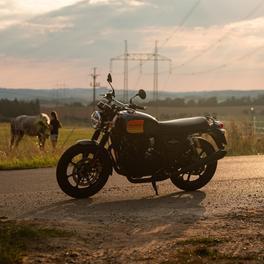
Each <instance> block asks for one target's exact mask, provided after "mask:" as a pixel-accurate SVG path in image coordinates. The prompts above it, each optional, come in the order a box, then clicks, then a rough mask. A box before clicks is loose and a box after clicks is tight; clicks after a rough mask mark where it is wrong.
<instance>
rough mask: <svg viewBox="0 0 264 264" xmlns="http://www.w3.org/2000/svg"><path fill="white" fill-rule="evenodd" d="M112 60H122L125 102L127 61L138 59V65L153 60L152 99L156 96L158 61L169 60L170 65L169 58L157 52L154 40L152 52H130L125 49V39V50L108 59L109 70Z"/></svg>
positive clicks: (125, 97)
mask: <svg viewBox="0 0 264 264" xmlns="http://www.w3.org/2000/svg"><path fill="white" fill-rule="evenodd" d="M114 61H123V62H124V84H125V85H124V90H123V97H124V98H123V99H124V101H125V102H127V101H128V71H129V70H128V61H139V62H140V65H142V64H143V62H146V61H153V62H154V73H153V99H154V100H156V99H157V98H158V75H159V70H158V63H159V62H161V61H163V62H169V65H171V59H170V58H168V57H166V56H163V55H161V54H159V53H158V42H157V41H156V42H155V50H154V52H153V53H130V52H128V49H127V41H125V52H124V54H123V55H120V56H117V57H114V58H111V59H110V72H112V70H113V62H114Z"/></svg>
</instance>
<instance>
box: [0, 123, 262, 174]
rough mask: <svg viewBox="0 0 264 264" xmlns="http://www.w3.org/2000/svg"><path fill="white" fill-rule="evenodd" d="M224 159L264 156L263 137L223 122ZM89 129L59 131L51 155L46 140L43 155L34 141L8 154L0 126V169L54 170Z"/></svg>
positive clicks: (5, 128)
mask: <svg viewBox="0 0 264 264" xmlns="http://www.w3.org/2000/svg"><path fill="white" fill-rule="evenodd" d="M225 128H226V130H227V141H228V155H252V154H263V153H264V137H263V136H262V135H257V134H255V133H254V131H253V129H252V123H250V122H249V121H245V120H244V121H243V120H242V121H226V122H225ZM92 133H93V129H91V128H87V127H86V128H62V129H61V130H60V136H59V141H58V148H57V150H56V151H53V150H52V148H51V144H50V141H49V140H47V143H46V148H45V151H40V150H39V148H38V145H37V139H36V138H30V137H25V138H24V139H23V140H22V141H21V143H20V145H19V146H18V148H17V149H15V150H14V151H12V152H10V151H9V140H10V131H9V124H7V123H4V124H0V169H26V168H39V167H52V166H55V165H56V163H57V161H58V159H59V157H60V156H61V154H62V152H63V151H64V150H65V149H66V148H68V147H69V146H70V145H72V144H74V143H75V142H76V141H77V140H80V139H83V138H90V137H91V134H92Z"/></svg>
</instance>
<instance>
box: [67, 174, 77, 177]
mask: <svg viewBox="0 0 264 264" xmlns="http://www.w3.org/2000/svg"><path fill="white" fill-rule="evenodd" d="M74 175H76V174H75V173H71V174H69V175H67V178H70V177H73V176H74Z"/></svg>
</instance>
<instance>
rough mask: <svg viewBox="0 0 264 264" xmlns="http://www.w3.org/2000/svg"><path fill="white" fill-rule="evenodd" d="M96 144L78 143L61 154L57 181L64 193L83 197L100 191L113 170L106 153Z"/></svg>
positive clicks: (74, 196)
mask: <svg viewBox="0 0 264 264" xmlns="http://www.w3.org/2000/svg"><path fill="white" fill-rule="evenodd" d="M98 150H99V148H98V146H96V145H92V144H89V145H81V144H76V145H73V146H72V147H70V148H69V149H67V150H66V151H65V152H64V153H63V154H62V156H61V158H60V160H59V162H58V165H57V170H56V176H57V182H58V184H59V186H60V188H61V189H62V191H63V192H64V193H66V194H67V195H69V196H71V197H73V198H77V199H82V198H87V197H90V196H92V195H94V194H96V193H97V192H99V191H100V190H101V189H102V188H103V187H104V185H105V184H106V182H107V180H108V177H109V174H110V173H109V172H110V171H111V168H110V166H111V165H110V163H109V160H108V159H107V157H106V154H105V153H104V152H102V151H98Z"/></svg>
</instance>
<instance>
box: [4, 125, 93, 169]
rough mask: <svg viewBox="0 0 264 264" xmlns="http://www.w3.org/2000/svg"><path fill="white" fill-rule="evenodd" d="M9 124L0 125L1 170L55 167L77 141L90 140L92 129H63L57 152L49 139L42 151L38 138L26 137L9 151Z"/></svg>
mask: <svg viewBox="0 0 264 264" xmlns="http://www.w3.org/2000/svg"><path fill="white" fill-rule="evenodd" d="M9 130H10V129H9V124H7V123H4V124H3V123H2V124H0V169H2V170H3V169H29V168H40V167H53V166H55V165H56V164H57V161H58V159H59V157H60V156H61V154H62V153H63V152H64V151H65V149H66V148H68V147H69V146H71V145H72V144H74V143H75V142H76V141H77V140H80V139H84V138H86V139H87V138H90V137H91V133H92V132H93V130H92V129H91V128H62V129H61V130H60V135H59V140H58V145H57V150H56V151H53V150H52V147H51V143H50V141H49V139H48V140H47V141H46V147H45V151H40V150H39V147H38V145H37V138H31V137H28V136H25V137H24V138H23V139H22V140H21V142H20V144H19V146H18V147H17V149H14V150H13V151H10V150H9V140H10V131H9Z"/></svg>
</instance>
